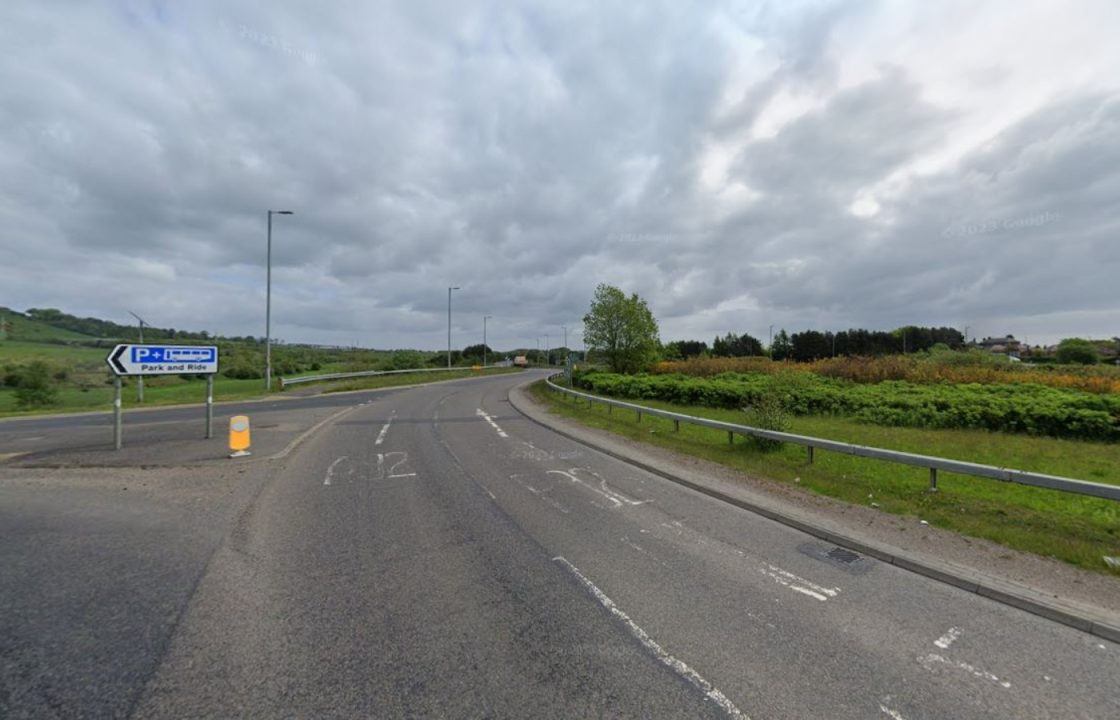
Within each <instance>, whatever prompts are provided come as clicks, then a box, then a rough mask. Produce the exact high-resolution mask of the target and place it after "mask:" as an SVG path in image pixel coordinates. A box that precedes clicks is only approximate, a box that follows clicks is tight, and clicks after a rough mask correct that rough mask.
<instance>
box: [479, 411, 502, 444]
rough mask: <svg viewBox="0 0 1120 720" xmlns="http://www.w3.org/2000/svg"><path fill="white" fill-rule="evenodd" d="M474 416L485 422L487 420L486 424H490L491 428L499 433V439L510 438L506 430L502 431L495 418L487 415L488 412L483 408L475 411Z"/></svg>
mask: <svg viewBox="0 0 1120 720" xmlns="http://www.w3.org/2000/svg"><path fill="white" fill-rule="evenodd" d="M474 414H475V415H478V416H479V417H480V418H483V419H484V420H486V422H488V423H490V427H492V428H494V430H495V431H496V432H497V433H498V437H503V438H508V437H509V435H507V434H506V432H505V430H502V429H501V428H500V427H498V423H496V422H494V418H492V417H490V416H489V415H487V414H486V411H485V410H483V409H482V408H479V409H478V410H475V412H474Z"/></svg>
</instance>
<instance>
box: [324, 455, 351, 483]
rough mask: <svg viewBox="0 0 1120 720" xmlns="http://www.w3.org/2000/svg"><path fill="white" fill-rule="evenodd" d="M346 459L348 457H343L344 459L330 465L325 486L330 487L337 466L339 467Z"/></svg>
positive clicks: (341, 458)
mask: <svg viewBox="0 0 1120 720" xmlns="http://www.w3.org/2000/svg"><path fill="white" fill-rule="evenodd" d="M346 458H347V456H346V455H343V456H342V457H340V458H338V459H336V460H335V461H334V462H332V463H331V464H330V467H328V468H327V476H326V477H325V478H323V484H324V485H330V484H331V477H332V476H333V475H334V468H335V466H336V465H338V464H339V463H340V462H342V461H343V460H345V459H346Z"/></svg>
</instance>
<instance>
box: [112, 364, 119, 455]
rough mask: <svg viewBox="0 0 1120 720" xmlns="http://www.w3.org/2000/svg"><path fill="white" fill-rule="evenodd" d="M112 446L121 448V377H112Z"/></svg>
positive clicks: (117, 448)
mask: <svg viewBox="0 0 1120 720" xmlns="http://www.w3.org/2000/svg"><path fill="white" fill-rule="evenodd" d="M113 388H114V390H115V391H116V392H115V394H114V398H113V448H114V449H116V450H120V449H121V377H120V375H118V376H117V377H115V378H113Z"/></svg>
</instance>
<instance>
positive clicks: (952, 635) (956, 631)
mask: <svg viewBox="0 0 1120 720" xmlns="http://www.w3.org/2000/svg"><path fill="white" fill-rule="evenodd" d="M960 636H961V629H960V628H957V627H952V628H949V629H948V631H946V633H945V634H944V635H942V636H941V637H939V638H937V639H936V640H934V641H933V644H934V645H936V646H937V647H939V648H941V649H942V650H948V649H949V646H950V645H952V644H953V641H955V640H956V639H957V638H959V637H960Z"/></svg>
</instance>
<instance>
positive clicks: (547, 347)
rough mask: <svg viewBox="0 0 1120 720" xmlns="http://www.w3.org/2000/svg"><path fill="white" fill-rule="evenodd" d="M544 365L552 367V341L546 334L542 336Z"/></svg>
mask: <svg viewBox="0 0 1120 720" xmlns="http://www.w3.org/2000/svg"><path fill="white" fill-rule="evenodd" d="M544 363H545V365H548V366H549V367H552V340H551V338H549V337H548V333H545V334H544Z"/></svg>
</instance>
